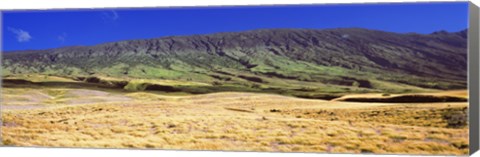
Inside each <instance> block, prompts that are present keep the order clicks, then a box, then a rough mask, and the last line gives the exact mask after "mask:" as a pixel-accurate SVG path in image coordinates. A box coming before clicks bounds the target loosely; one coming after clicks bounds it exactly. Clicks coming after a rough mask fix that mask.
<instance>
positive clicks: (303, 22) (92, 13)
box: [2, 2, 468, 51]
mask: <svg viewBox="0 0 480 157" xmlns="http://www.w3.org/2000/svg"><path fill="white" fill-rule="evenodd" d="M2 16H3V25H2V31H3V32H2V34H3V36H2V42H3V43H2V44H3V45H2V46H3V50H4V51H12V50H30V49H48V48H57V47H64V46H74V45H95V44H100V43H105V42H112V41H120V40H129V39H145V38H157V37H162V36H172V35H192V34H208V33H216V32H231V31H245V30H252V29H266V28H309V29H325V28H346V27H360V28H368V29H376V30H383V31H390V32H399V33H410V32H416V33H431V32H434V31H438V30H446V31H450V32H455V31H460V30H463V29H465V28H467V21H468V3H467V2H453V3H415V4H414V3H405V4H348V5H297V6H249V7H245V6H244V7H200V8H198V7H197V8H192V7H186V8H150V9H147V8H143V9H83V10H50V11H45V10H43V11H42V10H38V11H5V12H3V13H2Z"/></svg>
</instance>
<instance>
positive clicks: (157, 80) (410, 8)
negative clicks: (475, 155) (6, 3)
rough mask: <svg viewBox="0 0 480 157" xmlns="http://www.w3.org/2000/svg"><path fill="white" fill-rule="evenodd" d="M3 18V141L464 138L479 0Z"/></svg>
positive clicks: (397, 142)
mask: <svg viewBox="0 0 480 157" xmlns="http://www.w3.org/2000/svg"><path fill="white" fill-rule="evenodd" d="M2 18H3V19H2V20H3V21H2V35H3V36H2V53H1V55H2V59H1V62H2V63H1V66H2V68H1V70H2V72H1V74H2V89H1V109H2V110H1V118H2V125H1V141H2V145H4V146H26V147H78V148H128V149H174V150H216V151H261V152H313V153H376V154H428V155H431V154H434V155H466V154H468V148H469V142H468V140H469V138H468V137H469V133H468V128H469V127H468V123H467V119H468V115H467V110H468V94H467V29H468V3H467V2H451V3H450V2H443V3H394V4H388V3H371V4H342V5H321V4H315V5H313V4H312V5H271V6H221V7H163V8H161V7H160V8H106V9H105V8H104V9H80V10H79V9H65V10H10V11H8V10H6V11H2Z"/></svg>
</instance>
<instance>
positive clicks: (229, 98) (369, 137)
mask: <svg viewBox="0 0 480 157" xmlns="http://www.w3.org/2000/svg"><path fill="white" fill-rule="evenodd" d="M30 81H32V82H49V81H53V82H67V84H62V85H61V86H60V85H59V86H52V85H51V84H48V83H46V84H29V85H22V84H18V85H13V84H10V85H9V86H5V87H4V88H3V89H2V106H1V107H2V108H1V109H2V128H1V129H2V130H1V133H2V142H3V144H4V145H14V146H42V147H43V146H50V147H96V148H152V149H153V148H156V149H189V150H234V151H282V152H336V153H387V154H389V153H395V154H398V153H402V154H404V153H409V154H444V155H446V154H449V155H464V154H467V153H468V125H467V124H466V116H467V115H466V114H467V103H466V102H430V103H375V102H347V101H342V100H344V99H345V98H352V97H353V98H355V97H357V98H358V97H365V96H367V97H373V98H378V97H380V98H385V97H387V98H388V97H395V96H402V94H397V95H390V94H389V95H385V94H381V93H378V94H367V95H358V94H352V95H345V96H343V97H339V98H337V99H333V100H330V101H329V100H319V99H303V98H296V97H291V96H284V95H278V94H268V93H252V92H248V91H247V92H224V91H220V92H215V93H209V94H192V93H185V92H181V91H179V92H173V93H171V92H156V91H137V90H129V89H122V90H119V89H114V88H104V87H96V86H90V84H81V83H84V82H82V81H75V80H71V79H67V78H61V77H51V76H45V77H42V76H35V77H31V80H30ZM144 82H149V80H136V81H133V82H129V83H137V84H139V83H144ZM158 82H161V83H172V82H169V81H157V82H156V83H158ZM77 83H78V84H77ZM175 83H177V84H179V85H184V84H183V83H181V82H180V83H179V82H175ZM187 85H195V86H201V87H209V86H211V85H205V84H199V83H188V84H187ZM132 86H133V85H132ZM160 87H163V86H160ZM160 87H159V88H160ZM135 88H136V87H135ZM410 94H411V93H410ZM418 95H429V96H433V97H438V96H454V97H459V98H468V97H467V93H466V92H465V91H446V92H441V91H432V92H427V93H419V94H418Z"/></svg>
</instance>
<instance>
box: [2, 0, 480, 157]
mask: <svg viewBox="0 0 480 157" xmlns="http://www.w3.org/2000/svg"><path fill="white" fill-rule="evenodd" d="M449 1H452V0H201V1H199V0H174V1H171V0H166V1H152V0H0V10H15V9H20V10H25V9H40V10H44V9H62V8H112V7H120V8H137V7H166V6H177V7H178V6H232V5H234V6H238V5H272V4H344V3H385V2H389V3H391V2H395V3H396V2H449ZM453 1H464V0H453ZM473 2H474V3H476V4H479V2H477V1H476V0H473ZM0 44H1V43H0ZM0 156H4V157H10V156H12V157H23V156H25V157H43V156H45V157H67V156H68V157H77V156H78V157H97V156H98V157H109V156H112V157H126V156H168V157H170V156H175V157H182V156H185V157H187V156H188V157H192V156H194V157H223V156H228V157H243V156H261V157H327V156H328V157H354V156H362V157H366V156H376V157H403V156H408V157H413V156H414V155H364V154H321V153H261V152H222V151H172V150H129V149H77V148H24V147H1V148H0ZM417 156H418V155H417ZM473 156H476V157H480V153H476V154H474V155H473Z"/></svg>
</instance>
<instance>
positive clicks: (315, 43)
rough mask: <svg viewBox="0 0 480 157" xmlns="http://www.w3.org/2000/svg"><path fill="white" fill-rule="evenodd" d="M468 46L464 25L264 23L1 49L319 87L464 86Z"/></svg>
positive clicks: (74, 66)
mask: <svg viewBox="0 0 480 157" xmlns="http://www.w3.org/2000/svg"><path fill="white" fill-rule="evenodd" d="M466 47H467V40H466V30H462V31H459V32H445V31H438V32H433V33H431V34H410V33H407V34H403V33H392V32H385V31H378V30H368V29H363V28H337V29H322V30H312V29H260V30H251V31H244V32H227V33H225V32H224V33H214V34H207V35H191V36H168V37H161V38H152V39H145V40H127V41H120V42H109V43H104V44H98V45H94V46H76V47H63V48H56V49H47V50H33V51H17V52H8V53H3V60H4V62H2V67H3V71H4V73H3V74H4V75H13V74H26V73H40V74H55V75H75V76H76V75H82V76H85V75H87V76H88V75H101V76H111V77H126V78H152V79H173V80H193V81H199V82H207V83H213V82H221V83H222V84H243V85H247V86H251V85H252V84H260V85H265V86H287V87H288V86H292V85H290V84H289V83H287V82H292V81H294V82H295V81H296V82H295V83H296V85H295V86H292V88H294V87H295V88H300V87H304V86H305V85H303V84H311V83H312V82H313V83H318V86H319V87H323V86H330V85H333V86H340V87H342V86H346V87H348V88H350V87H353V86H355V88H361V89H363V90H373V89H378V90H386V89H383V87H374V86H375V85H367V84H379V83H378V82H382V83H386V84H389V86H394V85H395V86H396V85H399V86H414V87H419V88H427V89H460V88H466V75H467V73H466V66H467V65H466V63H467V62H466V60H467V52H466ZM225 78H228V79H225ZM255 80H256V81H255ZM362 82H363V83H362ZM359 84H360V85H359ZM364 88H365V89H364ZM392 88H393V87H392ZM387 89H390V87H389V88H387ZM390 90H392V89H390Z"/></svg>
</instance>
